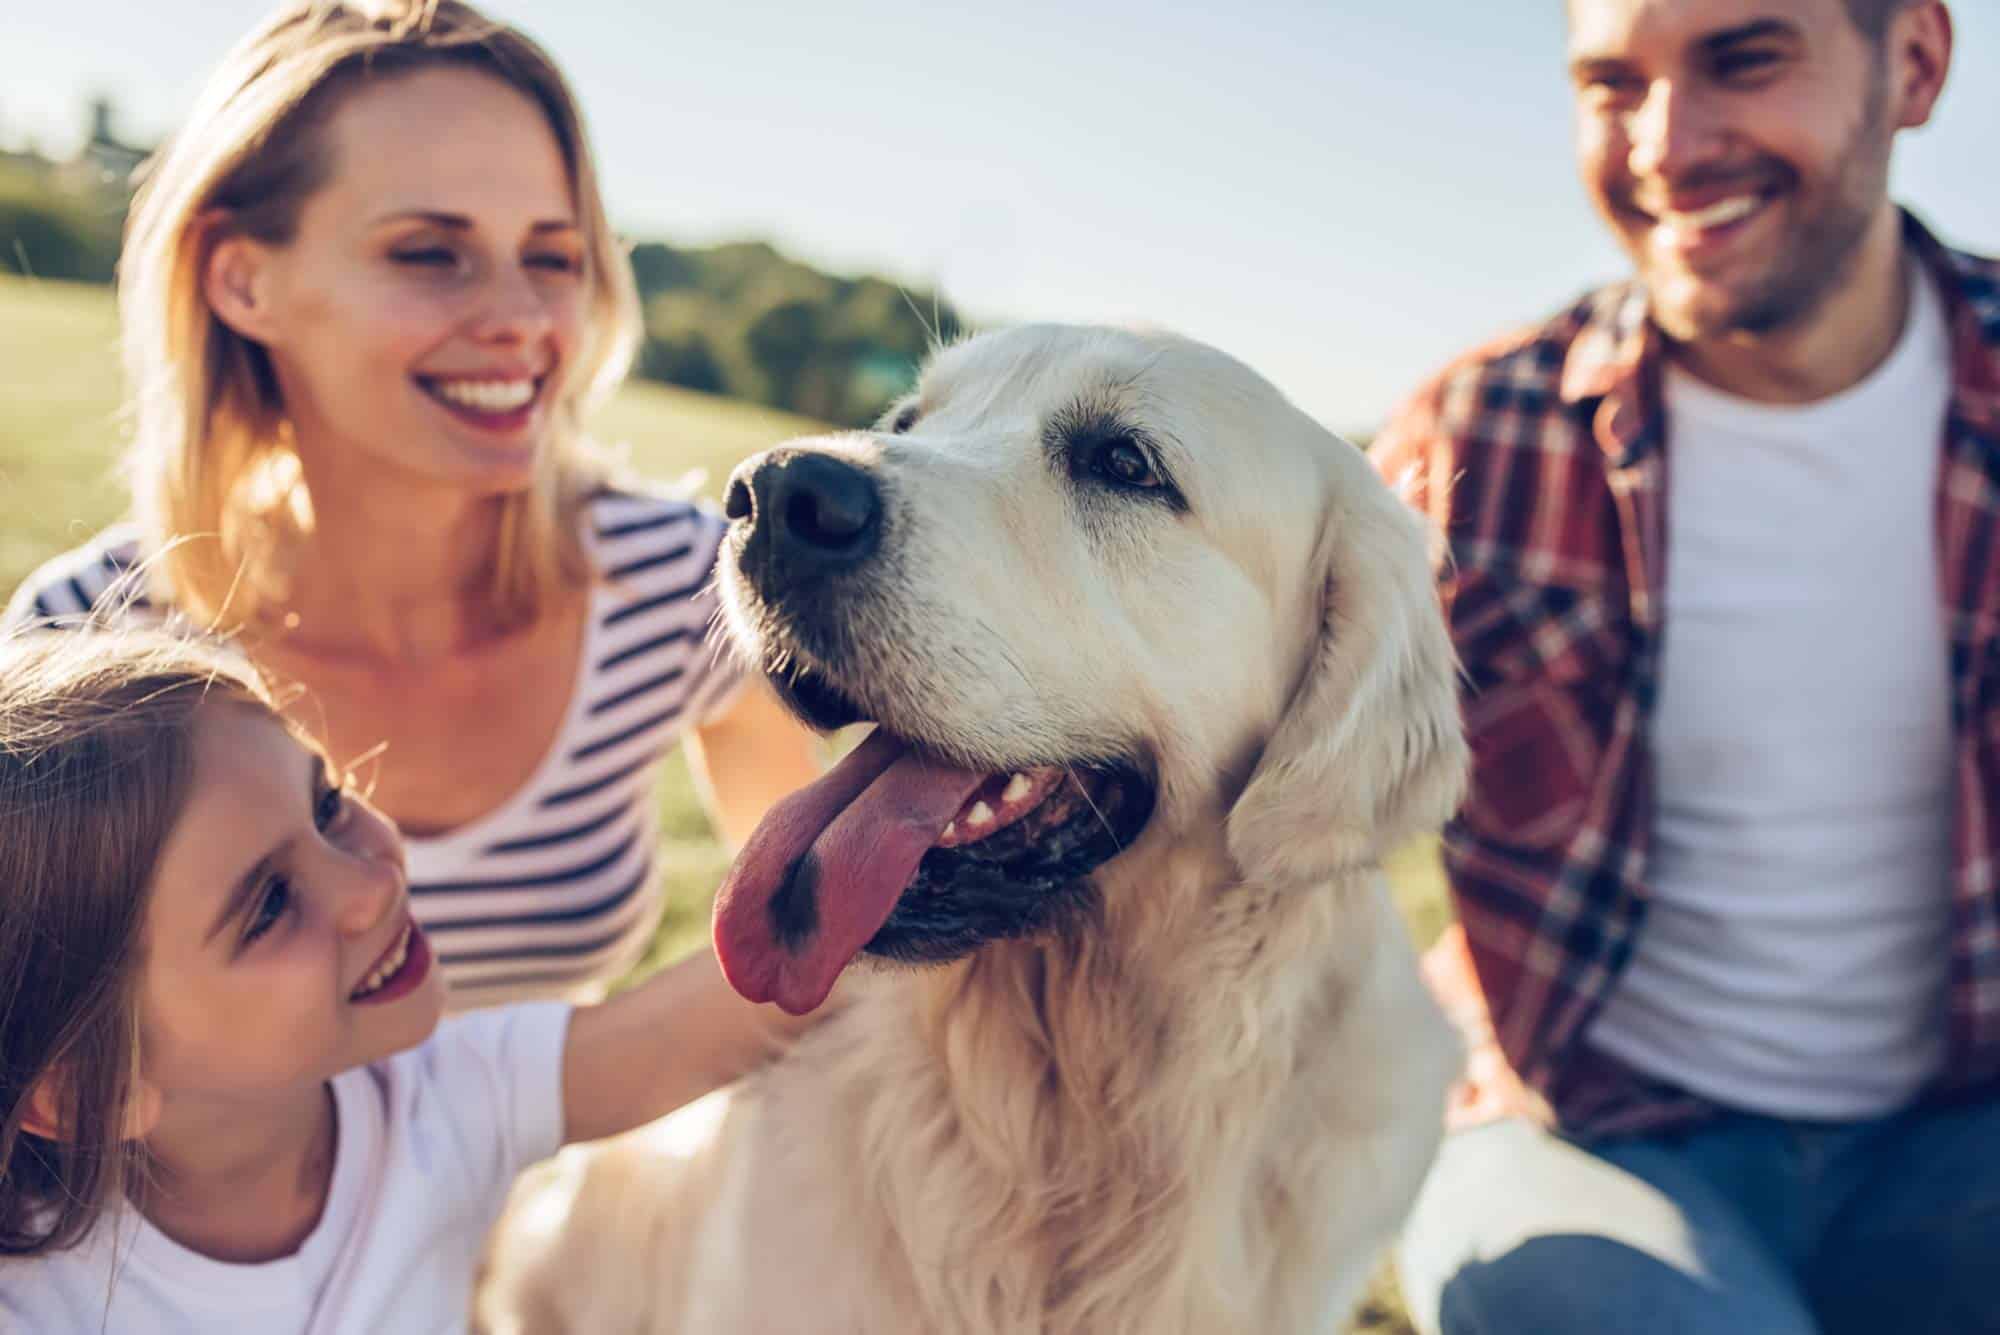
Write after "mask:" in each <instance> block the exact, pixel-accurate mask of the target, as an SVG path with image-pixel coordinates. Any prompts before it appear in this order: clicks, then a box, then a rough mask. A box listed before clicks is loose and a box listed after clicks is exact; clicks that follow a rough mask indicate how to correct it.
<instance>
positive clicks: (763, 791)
mask: <svg viewBox="0 0 2000 1335" xmlns="http://www.w3.org/2000/svg"><path fill="white" fill-rule="evenodd" d="M686 746H687V755H688V767H689V769H690V770H691V771H692V773H693V775H694V781H695V787H696V788H697V789H698V790H699V791H700V793H701V796H702V802H703V805H705V806H706V807H707V808H708V814H709V819H710V820H711V821H713V822H714V823H715V825H716V828H717V831H718V833H720V834H721V835H722V838H723V841H724V842H725V843H726V844H728V846H729V847H730V848H731V849H738V848H741V847H743V842H744V840H746V839H748V838H749V837H750V832H751V831H752V830H754V829H756V828H757V822H758V821H760V820H762V819H763V818H764V813H765V812H766V811H769V810H770V809H771V806H772V804H773V803H775V802H776V801H777V800H778V799H779V798H781V797H785V796H788V795H789V794H791V793H793V792H796V791H797V790H798V789H800V788H803V787H805V786H806V785H807V784H809V783H811V782H812V781H813V780H814V779H817V778H818V777H819V776H820V774H821V772H822V771H823V770H824V769H825V764H824V762H823V761H822V759H821V743H820V740H819V737H818V735H817V734H815V733H814V732H813V731H812V730H811V729H809V728H807V727H806V726H805V725H804V724H803V723H800V722H799V721H798V720H797V719H796V718H794V717H793V716H792V714H791V711H790V710H788V709H786V708H785V706H784V705H783V703H781V702H780V701H779V699H778V696H777V693H776V692H775V691H773V690H772V689H771V688H770V686H768V685H767V684H765V682H764V681H763V680H762V679H760V678H752V679H751V680H750V681H748V682H746V683H744V685H743V687H742V688H741V689H740V690H739V691H738V692H737V694H736V698H735V700H734V701H733V702H732V703H731V704H730V706H729V709H728V710H727V712H725V713H723V714H722V715H720V716H719V717H716V718H714V719H711V720H709V721H707V722H704V723H700V724H697V725H696V726H695V727H693V728H691V729H689V731H688V733H687V739H686Z"/></svg>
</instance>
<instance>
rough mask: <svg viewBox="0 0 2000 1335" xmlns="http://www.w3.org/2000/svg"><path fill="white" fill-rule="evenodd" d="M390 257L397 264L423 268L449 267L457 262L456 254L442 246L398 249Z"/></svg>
mask: <svg viewBox="0 0 2000 1335" xmlns="http://www.w3.org/2000/svg"><path fill="white" fill-rule="evenodd" d="M390 258H392V259H394V260H395V261H396V263H398V264H410V265H415V266H417V267H418V268H424V269H432V268H440V267H449V266H451V265H453V264H456V263H458V256H456V255H454V254H453V253H452V252H450V251H449V250H446V249H445V248H444V247H442V246H427V247H425V248H424V249H422V250H399V251H396V252H395V253H394V254H393V255H392V256H391V257H390Z"/></svg>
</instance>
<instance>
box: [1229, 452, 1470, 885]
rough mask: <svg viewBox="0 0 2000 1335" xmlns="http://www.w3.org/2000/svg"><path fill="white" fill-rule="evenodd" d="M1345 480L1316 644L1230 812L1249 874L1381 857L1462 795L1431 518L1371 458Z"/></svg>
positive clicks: (1454, 684)
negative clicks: (1427, 524) (1407, 501)
mask: <svg viewBox="0 0 2000 1335" xmlns="http://www.w3.org/2000/svg"><path fill="white" fill-rule="evenodd" d="M1357 462H1358V460H1357ZM1342 481H1343V484H1344V488H1343V489H1344V491H1345V492H1346V495H1345V496H1344V498H1343V499H1344V503H1343V504H1338V505H1335V506H1334V507H1333V508H1332V510H1331V512H1330V515H1329V518H1328V519H1327V521H1326V523H1325V526H1324V528H1323V531H1322V532H1321V534H1320V541H1319V552H1318V554H1317V556H1316V558H1315V559H1316V560H1317V562H1318V563H1319V564H1318V568H1319V569H1320V570H1322V571H1324V577H1323V578H1322V579H1321V581H1320V617H1319V625H1318V628H1317V629H1318V638H1317V643H1316V644H1315V645H1314V647H1313V649H1312V651H1311V654H1310V657H1309V660H1308V662H1307V664H1306V667H1305V671H1304V674H1303V675H1302V676H1301V678H1300V680H1299V683H1298V685H1297V687H1296V689H1295V690H1294V692H1293V695H1292V699H1291V703H1290V705H1289V707H1288V708H1287V709H1286V711H1285V714H1284V716H1283V717H1282V718H1280V719H1279V720H1278V724H1277V727H1276V729H1275V730H1274V731H1273V733H1272V735H1271V739H1270V741H1269V742H1268V743H1267V744H1266V746H1265V748H1264V752H1263V754H1262V756H1261V757H1260V758H1259V760H1258V762H1257V766H1256V769H1255V770H1254V771H1253V772H1252V773H1251V775H1250V782H1249V784H1248V786H1247V787H1246V788H1245V789H1244V790H1243V795H1242V796H1241V797H1240V798H1239V799H1238V800H1237V802H1236V805H1235V807H1234V808H1233V809H1232V810H1231V811H1230V814H1229V850H1230V853H1231V855H1232V856H1233V857H1234V858H1235V860H1236V863H1237V865H1238V867H1239V868H1241V869H1242V871H1243V873H1244V874H1245V876H1247V877H1249V878H1250V880H1251V881H1252V882H1253V883H1255V884H1265V885H1277V884H1296V883H1301V882H1314V881H1324V880H1327V879H1329V878H1330V877H1332V876H1334V875H1337V874H1338V873H1340V872H1342V871H1345V870H1351V869H1352V868H1354V867H1356V866H1359V865H1362V864H1367V863H1373V862H1377V861H1379V860H1380V859H1381V858H1382V857H1383V856H1384V855H1385V854H1387V853H1389V852H1392V851H1394V849H1395V848H1396V847H1397V846H1398V845H1400V844H1401V843H1402V842H1403V841H1404V840H1406V839H1408V838H1409V837H1411V836H1412V835H1414V834H1417V833H1419V832H1421V831H1425V830H1431V829H1435V828H1436V827H1438V826H1439V825H1442V824H1443V823H1444V821H1445V820H1446V819H1447V818H1448V817H1449V816H1450V815H1451V813H1452V811H1453V810H1454V809H1455V808H1456V807H1457V806H1458V803H1459V800H1460V798H1461V797H1462V796H1463V794H1464V789H1465V773H1466V764H1467V757H1468V752H1467V750H1466V745H1465V736H1464V731H1463V728H1462V726H1461V722H1460V714H1459V704H1458V662H1457V658H1456V656H1455V655H1454V654H1453V652H1452V647H1451V639H1450V636H1449V635H1448V634H1447V632H1446V630H1445V625H1444V617H1443V613H1442V611H1441V609H1440V607H1439V604H1438V598H1437V593H1436V590H1435V589H1434V588H1433V586H1432V581H1431V575H1430V563H1429V560H1428V558H1427V547H1428V545H1429V544H1428V543H1427V542H1426V540H1425V529H1424V523H1423V521H1422V520H1421V519H1420V518H1419V517H1418V516H1417V514H1416V513H1415V512H1414V511H1412V510H1410V509H1408V508H1407V507H1406V506H1404V505H1403V504H1402V503H1401V502H1400V501H1398V500H1396V499H1395V497H1393V496H1392V495H1390V493H1389V492H1388V490H1387V488H1385V487H1384V486H1383V485H1382V484H1381V483H1380V482H1379V481H1378V480H1377V479H1376V478H1375V476H1374V474H1373V472H1372V471H1369V470H1368V469H1367V467H1366V465H1365V463H1363V464H1362V467H1361V469H1360V471H1359V472H1358V473H1354V474H1350V475H1349V476H1348V477H1346V478H1343V479H1342Z"/></svg>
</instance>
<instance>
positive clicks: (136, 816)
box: [0, 631, 276, 1255]
mask: <svg viewBox="0 0 2000 1335" xmlns="http://www.w3.org/2000/svg"><path fill="white" fill-rule="evenodd" d="M219 700H227V701H235V702H239V703H246V704H250V705H254V706H256V707H258V708H263V709H267V710H271V711H272V713H273V715H274V717H275V716H276V710H275V707H274V706H273V704H272V702H271V698H270V696H269V694H268V692H267V691H266V690H265V688H264V687H263V686H262V684H261V683H260V682H259V681H258V680H257V678H256V677H255V676H254V675H252V674H251V673H250V672H249V671H248V670H247V669H245V668H243V667H241V666H239V665H238V664H237V663H236V662H235V661H233V660H230V659H228V658H225V657H224V656H223V651H221V650H220V649H217V648H204V647H201V646H199V645H197V644H194V643H191V642H188V641H185V640H182V639H178V638H173V637H169V636H166V635H164V634H160V633H156V632H149V631H118V632H100V631H74V632H70V631H29V632H23V633H18V634H16V635H14V636H13V637H12V638H10V639H7V640H4V641H0V1255H32V1254H35V1253H38V1252H44V1251H49V1250H52V1249H56V1248H61V1247H66V1246H70V1245H72V1244H74V1243H76V1242H78V1241H80V1240H81V1239H82V1238H83V1236H84V1235H85V1234H86V1233H88V1232H89V1230H90V1227H91V1225H92V1224H93V1223H94V1222H95V1221H96V1220H97V1219H98V1217H99V1216H100V1214H102V1212H103V1211H104V1209H105V1207H106V1206H107V1205H109V1204H111V1203H113V1202H115V1201H116V1200H118V1199H119V1198H120V1197H121V1196H122V1195H123V1194H124V1192H125V1189H126V1187H127V1186H128V1184H129V1183H130V1181H131V1175H132V1173H133V1171H134V1170H135V1168H136V1166H137V1165H138V1164H139V1162H140V1155H139V1150H138V1147H137V1146H136V1145H135V1144H133V1143H131V1142H130V1141H128V1140H127V1139H126V1137H125V1136H124V1134H123V1128H124V1125H125V1113H126V1109H127V1107H128V1105H129V1104H130V1102H131V1099H132V1095H133V1089H134V1082H135V1081H136V1079H137V1076H138V1057H139V1021H138V995H137V993H138V979H139V975H140V966H141V963H142V961H143V958H144V949H145V942H144V931H143V928H144V924H145V920H146V905H147V903H148V899H149V889H150V886H151V882H152V876H153V868H154V864H155V863H156V862H157V861H158V859H159V856H160V850H161V848H162V846H163V845H164V844H165V842H166V839H167V834H168V832H169V831H170V830H171V829H172V828H173V826H174V822H175V821H176V820H177V819H178V818H179V816H180V812H181V809H182V806H183V804H184V801H185V798H186V794H187V789H188V784H189V778H190V771H191V766H192V763H193V762H192V755H193V750H192V738H193V729H194V721H195V714H196V711H197V710H199V709H200V708H201V707H202V706H203V704H204V703H205V702H210V701H219ZM38 1085H41V1086H44V1087H45V1091H46V1093H48V1094H52V1095H53V1096H54V1097H53V1104H54V1112H55V1122H56V1126H57V1128H59V1131H60V1134H59V1135H57V1136H55V1137H53V1138H51V1137H48V1136H45V1135H38V1134H35V1133H34V1132H31V1131H29V1130H27V1128H26V1126H25V1123H26V1122H27V1120H28V1118H29V1113H30V1109H31V1099H32V1097H33V1094H34V1091H35V1089H36V1087H37V1086H38Z"/></svg>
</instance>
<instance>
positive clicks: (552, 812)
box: [7, 492, 740, 1006]
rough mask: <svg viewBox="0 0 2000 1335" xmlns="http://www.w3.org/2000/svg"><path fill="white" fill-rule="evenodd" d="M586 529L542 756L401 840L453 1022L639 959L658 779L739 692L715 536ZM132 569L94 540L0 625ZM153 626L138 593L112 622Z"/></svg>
mask: <svg viewBox="0 0 2000 1335" xmlns="http://www.w3.org/2000/svg"><path fill="white" fill-rule="evenodd" d="M584 523H585V534H584V540H585V541H584V545H585V551H586V553H587V555H588V557H589V559H590V562H591V565H592V567H593V569H594V571H595V573H596V575H597V579H596V580H595V581H594V583H593V584H592V587H591V590H590V615H589V621H588V623H587V628H586V630H585V633H584V640H583V664H582V670H581V671H580V672H579V673H578V674H577V677H576V685H575V687H574V690H573V694H572V696H571V699H570V702H569V707H568V710H567V712H566V713H565V715H564V717H563V722H562V726H561V728H560V729H559V730H558V732H557V734H556V738H555V741H554V743H553V744H552V745H551V746H550V748H549V750H548V751H547V753H546V754H544V755H543V757H542V759H541V762H540V763H539V764H538V765H537V766H536V768H535V771H534V773H533V774H532V775H531V776H530V777H529V779H528V781H527V782H526V783H525V784H523V785H522V786H521V787H520V788H519V789H517V790H516V791H515V792H514V794H513V795H512V796H511V797H509V798H507V799H506V800H505V801H504V802H502V803H501V804H500V805H499V806H498V807H497V808H495V809H494V810H493V811H491V812H488V813H487V814H486V815H484V816H481V817H480V818H478V819H477V820H474V821H472V822H471V823H469V824H466V825H463V826H460V827H459V828H457V829H455V830H452V831H450V832H449V833H446V834H443V835H438V836H435V837H431V838H421V839H417V838H413V839H409V840H408V841H407V843H408V850H409V869H410V892H411V898H412V900H413V902H414V905H415V911H416V915H417V920H418V921H419V922H421V923H422V924H423V926H424V930H425V931H426V932H427V933H428V934H429V936H430V938H431V944H432V947H433V948H434V949H435V950H436V951H437V954H438V958H439V960H440V961H442V963H443V966H444V971H445V978H446V980H447V981H448V982H449V983H450V985H451V989H452V991H453V993H454V1004H456V1005H460V1006H464V1005H485V1004H488V1003H490V1002H497V1001H513V1000H522V999H528V998H552V997H567V998H574V997H578V996H581V995H585V994H587V993H588V992H590V991H592V990H594V989H595V987H596V986H597V985H598V984H601V983H603V982H608V981H610V980H611V979H613V978H615V977H617V976H618V975H619V974H620V973H622V972H623V971H624V970H625V969H627V968H629V967H630V966H631V965H632V964H633V963H634V962H635V961H636V960H637V959H638V957H639V955H640V954H641V952H643V950H644V949H645V946H646V942H647V940H648V939H649V938H650V936H651V934H652V930H653V927H654V924H655V923H656V921H657V919H658V917H659V910H660V903H659V893H660V892H659V878H658V877H657V876H656V874H655V865H654V863H655V855H656V851H657V849H656V844H657V837H658V824H657V823H658V801H657V797H656V794H655V780H656V777H657V775H658V772H659V762H660V760H661V758H662V756H664V755H665V753H666V752H667V751H668V749H669V748H671V747H672V746H673V745H674V744H675V743H676V742H677V741H678V740H679V738H680V734H681V730H682V728H683V727H685V726H689V725H691V724H694V723H698V722H701V721H703V720H705V719H709V718H712V717H714V716H715V715H716V714H717V713H719V712H721V710H722V708H723V707H724V706H725V705H726V704H727V703H728V700H729V699H730V698H731V697H732V696H733V695H734V691H735V687H736V686H737V684H738V683H739V681H740V675H739V673H738V671H737V669H736V668H735V666H734V664H733V661H732V660H731V658H730V657H729V655H728V654H727V653H726V652H724V651H723V650H722V649H721V648H720V647H719V646H718V645H716V644H713V643H711V642H710V641H709V639H708V637H707V632H708V630H709V627H710V626H711V625H712V624H714V620H715V618H714V613H715V591H714V588H713V584H712V580H711V575H712V573H713V570H714V565H715V554H716V549H717V547H718V546H719V545H720V543H721V540H722V532H723V528H724V523H723V521H722V519H721V518H719V517H718V516H717V515H715V514H714V513H713V512H712V511H709V510H706V509H703V508H699V507H697V506H695V505H693V504H690V503H689V502H687V501H682V500H673V499H668V498H665V497H661V496H654V495H645V494H638V493H633V492H605V493H601V494H600V495H598V496H596V497H594V498H592V500H591V501H590V502H589V503H588V505H587V507H586V509H585V512H584ZM138 556H139V541H138V537H137V535H136V533H135V532H134V530H133V529H132V528H130V527H129V526H123V525H121V526H117V527H113V528H111V529H107V530H106V531H105V532H103V533H101V534H99V535H98V536H97V538H96V539H94V540H93V541H91V542H90V543H88V544H86V545H85V546H83V547H80V548H77V549H75V550H73V551H70V552H67V553H65V554H64V555H62V556H58V557H56V558H55V559H53V560H51V561H49V562H48V563H46V564H45V565H43V566H42V567H41V568H40V569H38V570H37V571H35V573H34V574H32V575H30V576H29V577H28V578H27V580H26V581H24V582H23V583H22V585H21V588H20V589H19V590H18V591H17V592H16V593H15V595H14V599H13V602H12V604H11V605H10V606H9V608H8V612H7V621H8V623H9V624H19V623H22V622H27V621H43V622H47V623H50V624H53V625H64V624H75V623H76V621H77V620H78V619H79V618H80V617H81V616H82V615H83V614H85V613H86V612H89V611H90V610H92V609H97V610H98V611H99V612H104V611H106V610H107V608H108V606H109V604H111V603H112V602H115V601H117V600H118V597H119V595H120V593H121V592H122V591H123V590H124V589H125V588H126V587H128V586H129V582H128V586H121V585H120V584H119V580H120V577H121V576H124V575H125V574H126V573H127V572H129V571H130V570H131V569H132V567H133V564H134V563H135V561H137V559H138ZM107 595H109V597H107ZM101 602H102V603H105V604H106V606H105V607H100V606H99V604H100V603H101ZM156 617H157V611H156V610H155V609H154V608H153V606H152V604H151V603H150V601H149V600H148V599H147V598H146V597H145V596H144V594H143V592H139V593H136V594H129V595H128V596H126V597H125V599H124V601H123V602H122V603H121V604H120V606H119V607H118V608H117V609H116V611H115V616H114V619H117V620H132V621H143V620H148V619H154V618H156Z"/></svg>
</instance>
